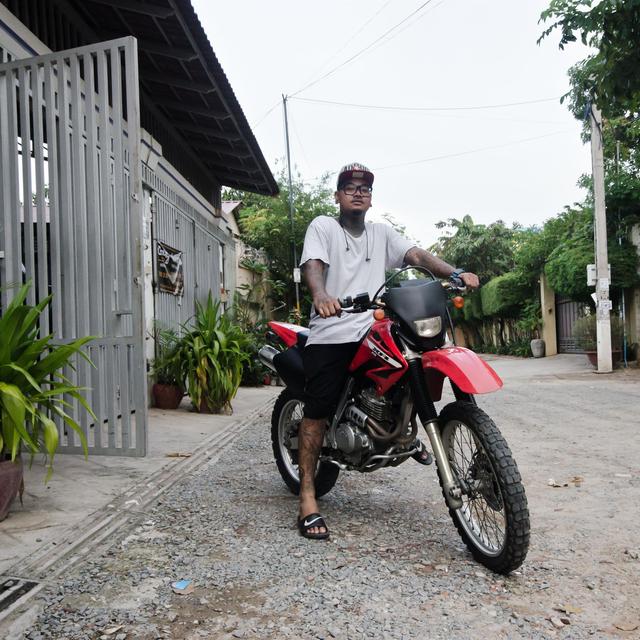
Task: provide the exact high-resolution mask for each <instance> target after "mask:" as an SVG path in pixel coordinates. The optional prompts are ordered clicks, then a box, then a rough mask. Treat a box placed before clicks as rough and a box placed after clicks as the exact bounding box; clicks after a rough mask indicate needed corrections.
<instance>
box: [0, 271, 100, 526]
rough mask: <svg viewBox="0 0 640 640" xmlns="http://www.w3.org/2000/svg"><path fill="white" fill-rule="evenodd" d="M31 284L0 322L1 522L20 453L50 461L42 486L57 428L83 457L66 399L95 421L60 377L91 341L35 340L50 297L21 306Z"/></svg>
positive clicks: (15, 483)
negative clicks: (70, 435) (71, 434)
mask: <svg viewBox="0 0 640 640" xmlns="http://www.w3.org/2000/svg"><path fill="white" fill-rule="evenodd" d="M30 284H31V283H27V284H25V285H24V286H22V287H21V288H20V290H19V291H18V292H17V294H16V296H15V297H14V298H13V300H12V301H11V302H10V303H9V305H8V306H7V308H6V309H5V310H4V312H3V314H2V316H0V336H2V339H1V340H0V520H3V519H4V518H5V517H6V515H7V513H8V510H9V507H10V505H11V503H12V502H13V500H14V499H15V497H16V495H17V493H18V491H19V489H20V487H21V486H22V482H23V480H22V478H23V476H22V457H21V456H22V452H23V450H26V451H28V452H29V454H30V456H31V459H32V460H33V457H34V455H35V454H36V453H39V452H42V453H44V454H46V455H47V456H48V458H49V468H48V471H47V476H46V480H47V481H48V480H49V478H50V476H51V473H52V471H53V466H52V465H53V457H54V454H55V452H56V449H57V448H58V426H57V425H56V421H57V422H58V424H62V425H65V426H66V427H69V428H71V429H73V430H74V431H75V432H76V433H77V434H78V435H79V437H80V441H81V443H82V447H83V449H84V452H85V455H87V443H86V439H85V436H84V433H83V432H82V429H81V428H80V426H79V425H78V423H77V422H76V421H75V420H74V419H73V418H72V417H71V416H70V415H69V414H68V413H67V407H68V406H69V402H68V400H69V399H73V400H77V401H78V402H79V403H80V405H82V406H83V407H84V408H85V409H86V410H87V411H88V412H89V414H90V415H91V416H92V417H93V418H94V419H96V418H95V415H94V413H93V412H92V411H91V409H90V408H89V406H88V405H87V403H86V400H85V399H84V398H83V397H82V395H81V394H80V391H82V389H81V388H80V387H78V386H76V385H74V384H72V383H71V382H70V381H69V380H68V379H67V378H66V377H65V376H64V375H63V374H62V373H61V371H62V370H63V369H64V367H73V360H74V359H75V358H76V357H77V356H81V357H83V358H85V359H86V360H88V361H89V362H90V360H89V359H88V357H87V356H86V355H85V354H84V353H83V352H82V351H81V348H82V346H83V345H84V344H86V343H87V342H88V341H89V340H91V339H92V338H91V337H86V338H79V339H78V340H75V341H73V342H70V343H68V344H52V337H53V336H51V335H48V336H45V337H39V328H38V320H39V318H40V315H41V314H42V312H43V311H44V310H45V309H46V307H47V305H48V304H49V303H50V301H51V296H49V297H47V298H45V299H44V300H42V301H41V302H40V303H38V304H37V305H35V306H32V305H29V304H26V303H25V300H26V297H27V293H28V291H29V288H30Z"/></svg>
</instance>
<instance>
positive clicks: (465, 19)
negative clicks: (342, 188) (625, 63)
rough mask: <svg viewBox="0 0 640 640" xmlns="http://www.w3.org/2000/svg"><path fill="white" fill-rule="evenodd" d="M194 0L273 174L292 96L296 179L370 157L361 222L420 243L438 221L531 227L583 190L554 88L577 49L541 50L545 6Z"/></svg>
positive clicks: (584, 167) (564, 84)
mask: <svg viewBox="0 0 640 640" xmlns="http://www.w3.org/2000/svg"><path fill="white" fill-rule="evenodd" d="M192 1H193V5H194V7H195V9H196V12H197V14H198V16H199V18H200V21H201V22H202V24H203V26H204V29H205V31H206V33H207V35H208V36H209V40H210V41H211V44H212V46H213V50H214V51H215V53H216V55H217V57H218V60H219V61H220V63H221V64H222V67H223V69H224V70H225V72H226V74H227V76H228V78H229V81H230V83H231V86H232V87H233V89H234V91H235V94H236V96H237V97H238V100H239V102H240V105H241V106H242V108H243V110H244V112H245V115H246V117H247V119H248V121H249V123H250V124H251V126H252V128H253V131H254V133H255V136H256V138H257V140H258V142H259V144H260V147H261V149H262V151H263V153H264V156H265V158H266V160H267V162H268V163H269V165H270V166H271V168H272V169H273V171H274V173H277V172H278V170H279V169H278V167H280V166H282V159H283V158H284V153H285V144H284V124H283V114H282V105H281V96H282V94H286V95H288V96H291V98H290V100H289V102H288V104H289V119H290V139H291V150H292V162H293V164H294V165H295V167H296V169H297V170H298V171H299V173H301V174H302V176H303V178H304V179H305V180H307V181H313V180H315V179H316V178H317V177H318V176H320V175H321V174H323V173H325V172H335V171H337V170H338V169H339V168H340V167H341V166H342V165H344V164H346V163H349V162H354V161H355V162H361V163H363V164H365V165H367V166H369V167H370V168H371V169H372V170H373V172H374V173H375V183H374V195H373V207H372V209H371V212H370V214H369V216H370V217H371V218H373V219H378V218H379V216H380V215H381V214H382V213H385V212H389V213H391V214H392V215H393V216H394V217H395V218H396V219H397V220H398V221H399V222H400V223H402V224H404V225H406V226H407V231H408V233H409V234H410V235H411V236H412V237H413V238H415V239H417V240H419V241H420V243H421V244H422V245H423V246H427V245H429V244H430V243H431V242H433V241H434V240H435V238H436V236H437V234H438V232H437V230H436V229H435V227H434V224H435V223H436V222H437V221H438V220H441V219H445V218H450V217H457V218H460V217H462V216H463V215H465V214H469V215H471V216H472V217H473V219H474V220H475V221H476V222H482V223H490V222H493V221H495V220H497V219H503V220H505V221H506V222H507V223H511V222H513V221H518V222H521V223H523V224H525V225H530V224H539V223H541V222H543V221H544V220H546V219H548V218H550V217H552V216H553V215H555V214H556V213H557V212H559V211H561V210H562V208H563V207H564V206H565V205H568V204H571V203H573V202H575V201H577V200H581V199H582V197H583V193H582V192H581V190H579V189H578V187H577V186H576V181H577V180H578V178H579V177H580V175H581V174H582V173H584V172H588V171H590V156H589V149H588V147H587V146H585V145H583V144H582V142H581V141H580V125H579V123H577V122H576V121H575V120H574V118H573V117H572V116H571V114H569V112H568V111H567V109H566V107H565V106H562V105H560V103H559V97H560V96H561V95H562V94H563V93H566V91H567V90H568V77H567V69H568V68H569V66H570V65H571V64H573V63H574V62H575V61H576V60H579V59H581V58H582V57H584V56H585V55H586V51H585V49H584V48H582V47H580V46H578V45H573V46H570V47H569V49H568V50H565V51H564V52H563V51H560V50H559V49H558V46H557V41H558V37H557V35H554V36H552V37H551V38H550V39H547V40H545V41H544V42H543V43H542V44H541V45H537V44H536V40H537V38H538V37H539V35H540V32H541V31H542V26H541V25H539V24H538V18H539V15H540V12H541V11H542V10H544V9H545V8H546V7H547V5H548V1H547V0H519V1H516V0H431V1H430V2H428V3H427V4H426V6H424V7H423V8H422V9H419V8H420V7H421V5H424V4H425V1H424V0H369V1H368V2H352V1H344V0H343V1H338V0H324V1H323V2H311V1H301V0H297V1H293V0H277V1H276V2H265V1H264V0H235V2H225V3H218V2H216V3H212V2H209V1H207V0H192ZM414 12H415V13H414ZM411 14H413V15H412V16H411ZM409 16H411V17H409ZM407 17H409V18H408V19H407V20H406V21H405V22H403V23H402V24H401V25H400V26H399V27H398V28H396V29H392V28H393V27H394V26H395V25H397V24H398V23H401V21H403V20H405V18H407ZM389 30H391V31H389ZM387 31H389V33H388V34H387V35H386V36H385V35H384V34H385V33H386V32H387ZM376 41H377V42H376ZM372 43H374V44H372ZM369 45H372V46H369ZM366 47H368V48H367V49H366V50H365V51H363V52H362V53H361V54H360V55H356V54H358V53H359V52H361V51H362V50H363V49H365V48H366ZM352 56H356V57H355V58H354V59H353V60H352V61H350V62H347V63H346V64H343V63H345V62H346V61H347V60H348V59H349V58H351V57H352ZM336 67H338V68H337V69H336ZM334 69H335V71H334ZM329 72H331V73H329ZM327 73H329V75H327V77H325V78H324V79H320V78H321V76H323V75H324V74H327ZM316 80H319V81H318V82H315V81H316ZM309 83H312V84H311V86H308V87H307V88H304V87H305V86H306V85H308V84H309ZM301 89H302V91H300V90H301ZM298 91H300V92H299V93H297V92H298ZM312 101H325V102H312ZM533 101H536V102H533ZM326 102H334V103H335V102H340V103H349V104H352V105H367V106H366V107H365V106H357V107H355V106H345V105H344V104H343V105H337V104H327V103H326ZM522 102H530V104H520V105H517V106H509V107H500V108H491V109H462V107H481V106H487V105H505V104H511V103H522ZM274 105H277V106H275V108H274V109H273V110H271V111H269V110H270V109H271V108H272V107H274ZM370 107H402V108H411V109H413V110H401V109H377V108H370ZM434 108H438V109H443V110H441V111H433V110H426V109H434ZM419 109H422V110H419Z"/></svg>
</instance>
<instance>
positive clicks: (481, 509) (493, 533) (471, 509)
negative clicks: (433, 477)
mask: <svg viewBox="0 0 640 640" xmlns="http://www.w3.org/2000/svg"><path fill="white" fill-rule="evenodd" d="M450 429H451V431H450V432H449V435H448V438H447V439H448V447H447V448H448V450H449V461H450V464H451V466H452V468H453V470H454V471H455V473H456V474H457V475H458V477H459V478H460V479H461V480H462V481H463V482H464V483H465V484H467V486H469V489H470V490H469V494H468V495H466V496H464V498H463V506H462V507H461V509H459V510H458V514H459V517H460V518H461V520H462V521H463V522H464V523H465V528H466V529H467V531H468V533H469V535H471V536H472V537H473V538H474V539H475V540H476V541H477V543H478V544H479V546H481V547H482V548H484V549H486V550H487V551H488V552H489V553H497V552H499V551H500V549H501V548H502V545H503V544H504V540H505V531H506V519H505V514H504V512H503V511H504V501H503V499H502V496H501V495H500V489H499V485H498V484H497V481H496V479H495V478H494V472H493V468H492V467H491V463H490V462H489V459H488V458H487V454H486V452H485V450H484V447H483V446H482V443H481V442H480V440H479V438H478V437H477V436H476V434H475V433H474V432H473V430H472V429H470V428H469V427H468V426H467V425H466V424H464V423H463V422H460V421H453V422H452V423H451V424H450ZM496 491H497V493H496ZM496 506H498V507H499V508H498V509H495V508H494V507H496Z"/></svg>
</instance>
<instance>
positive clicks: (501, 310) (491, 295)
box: [480, 273, 529, 317]
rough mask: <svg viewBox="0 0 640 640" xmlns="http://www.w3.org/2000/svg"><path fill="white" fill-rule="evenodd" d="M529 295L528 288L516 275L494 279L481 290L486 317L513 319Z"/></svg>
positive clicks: (510, 274) (507, 274) (506, 275)
mask: <svg viewBox="0 0 640 640" xmlns="http://www.w3.org/2000/svg"><path fill="white" fill-rule="evenodd" d="M528 293H529V292H528V288H527V287H525V286H523V285H522V282H521V280H520V278H519V276H518V275H517V274H516V273H505V274H504V275H501V276H498V277H497V278H492V279H491V280H489V282H487V284H485V285H484V286H483V287H482V289H480V296H481V298H482V311H483V313H484V315H485V316H501V317H511V316H513V315H515V314H516V313H517V311H518V309H519V308H520V307H521V305H522V302H523V301H524V300H525V299H526V298H527V297H528V295H527V294H528Z"/></svg>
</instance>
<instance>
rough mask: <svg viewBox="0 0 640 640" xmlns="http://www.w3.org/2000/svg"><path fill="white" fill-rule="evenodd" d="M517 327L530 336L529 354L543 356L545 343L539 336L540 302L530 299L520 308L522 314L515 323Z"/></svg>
mask: <svg viewBox="0 0 640 640" xmlns="http://www.w3.org/2000/svg"><path fill="white" fill-rule="evenodd" d="M517 326H518V328H519V329H520V330H521V331H523V332H525V334H527V335H529V336H531V341H530V342H529V346H530V348H531V354H532V355H533V357H534V358H543V357H544V353H545V343H544V340H543V339H542V338H541V337H540V330H541V328H542V317H541V311H540V302H539V301H538V300H537V299H536V300H532V301H531V302H529V303H528V304H526V305H525V307H524V309H523V310H522V315H521V317H520V319H519V320H518V323H517Z"/></svg>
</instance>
